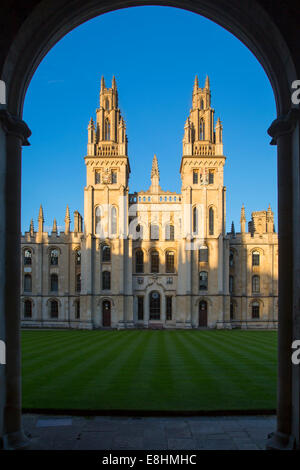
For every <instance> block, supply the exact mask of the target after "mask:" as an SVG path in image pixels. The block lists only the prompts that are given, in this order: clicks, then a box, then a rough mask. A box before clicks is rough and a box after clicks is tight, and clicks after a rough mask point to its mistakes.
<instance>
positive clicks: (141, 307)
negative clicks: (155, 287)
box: [138, 295, 144, 320]
mask: <svg viewBox="0 0 300 470" xmlns="http://www.w3.org/2000/svg"><path fill="white" fill-rule="evenodd" d="M138 320H144V297H143V296H142V295H139V296H138Z"/></svg>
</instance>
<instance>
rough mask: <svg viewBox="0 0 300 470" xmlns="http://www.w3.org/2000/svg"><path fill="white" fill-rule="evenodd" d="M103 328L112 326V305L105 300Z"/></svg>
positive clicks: (103, 304)
mask: <svg viewBox="0 0 300 470" xmlns="http://www.w3.org/2000/svg"><path fill="white" fill-rule="evenodd" d="M102 326H103V327H106V328H108V327H110V326H111V303H110V301H109V300H103V302H102Z"/></svg>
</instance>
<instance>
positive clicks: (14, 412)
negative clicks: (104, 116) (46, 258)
mask: <svg viewBox="0 0 300 470" xmlns="http://www.w3.org/2000/svg"><path fill="white" fill-rule="evenodd" d="M0 122H1V125H2V132H3V133H4V134H5V136H6V138H5V142H6V144H5V147H4V146H3V147H1V150H2V151H3V154H1V156H0V157H1V158H0V159H1V161H2V162H5V168H3V170H4V175H3V174H2V175H1V176H2V177H3V176H4V181H3V182H4V187H3V186H2V187H1V191H2V194H1V196H2V197H1V201H5V207H2V208H1V209H2V215H3V218H2V224H3V230H2V231H1V243H0V245H1V246H4V247H5V254H4V258H2V259H3V260H4V266H5V272H4V273H3V272H2V285H4V292H1V293H2V294H3V296H4V298H3V304H2V306H3V307H4V310H1V312H0V315H1V316H2V315H3V314H4V316H5V318H4V319H3V317H2V319H1V325H2V326H3V325H4V324H5V333H4V337H5V342H6V365H5V368H6V371H5V379H4V387H5V400H4V404H3V403H1V408H4V410H3V431H2V432H3V444H4V448H7V449H16V448H21V447H24V446H26V445H27V443H28V441H27V439H26V437H25V435H24V433H23V430H22V418H21V410H22V408H21V341H20V278H21V268H20V256H21V252H20V250H21V148H22V145H29V144H28V141H27V138H28V137H29V136H30V135H31V132H30V130H29V128H28V127H27V125H26V124H25V122H23V121H22V120H21V119H19V118H18V117H15V116H12V115H11V114H10V113H8V112H7V111H6V110H0ZM1 153H2V152H1ZM2 269H3V268H2ZM3 320H4V321H3ZM2 334H3V333H2ZM3 405H4V407H3ZM1 414H2V413H1V412H0V415H1Z"/></svg>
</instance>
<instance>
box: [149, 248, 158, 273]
mask: <svg viewBox="0 0 300 470" xmlns="http://www.w3.org/2000/svg"><path fill="white" fill-rule="evenodd" d="M151 272H152V273H158V272H159V254H158V252H157V251H152V252H151Z"/></svg>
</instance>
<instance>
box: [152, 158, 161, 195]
mask: <svg viewBox="0 0 300 470" xmlns="http://www.w3.org/2000/svg"><path fill="white" fill-rule="evenodd" d="M159 189H160V187H159V169H158V162H157V158H156V155H154V157H153V160H152V169H151V189H150V190H151V192H152V193H157V192H158V191H159Z"/></svg>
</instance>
